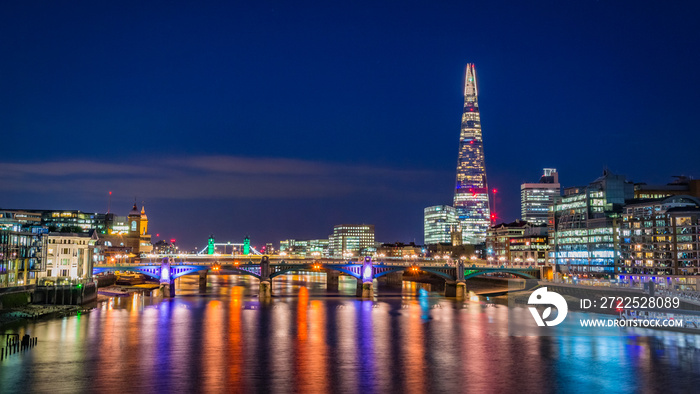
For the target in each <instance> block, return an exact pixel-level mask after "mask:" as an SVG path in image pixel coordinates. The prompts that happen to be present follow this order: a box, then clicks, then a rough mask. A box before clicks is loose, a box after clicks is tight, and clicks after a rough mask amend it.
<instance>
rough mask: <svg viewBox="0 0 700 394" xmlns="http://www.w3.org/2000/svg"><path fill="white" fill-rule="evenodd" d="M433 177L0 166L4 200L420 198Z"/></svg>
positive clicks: (215, 160)
mask: <svg viewBox="0 0 700 394" xmlns="http://www.w3.org/2000/svg"><path fill="white" fill-rule="evenodd" d="M435 175H437V174H436V173H435V172H431V171H420V170H419V171H416V170H404V169H392V168H373V167H369V166H364V165H363V166H352V165H345V164H342V165H339V164H335V163H323V162H315V161H308V160H296V159H284V158H246V157H236V156H196V157H184V158H177V159H174V158H161V159H150V160H147V161H145V162H142V164H140V165H132V164H123V163H108V162H96V161H85V160H80V161H63V162H61V161H52V162H44V163H2V164H0V182H1V186H0V189H1V190H2V191H3V192H5V193H25V192H26V193H40V194H43V193H47V194H48V193H60V194H68V193H74V194H103V193H105V192H106V191H108V190H109V191H114V192H115V193H119V194H124V195H133V194H138V195H139V196H142V197H143V198H169V199H199V198H212V199H227V198H261V199H289V198H306V199H310V198H329V197H343V196H348V195H352V194H353V193H373V194H377V195H378V196H394V197H399V198H404V199H405V198H412V197H413V198H424V197H425V195H426V192H425V190H422V188H421V187H420V186H418V185H419V184H420V180H421V179H426V177H428V178H427V179H430V178H431V177H433V176H435Z"/></svg>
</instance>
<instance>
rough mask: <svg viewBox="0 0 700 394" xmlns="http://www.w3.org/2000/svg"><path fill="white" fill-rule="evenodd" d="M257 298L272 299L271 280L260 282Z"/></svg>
mask: <svg viewBox="0 0 700 394" xmlns="http://www.w3.org/2000/svg"><path fill="white" fill-rule="evenodd" d="M258 297H259V298H270V297H272V281H271V280H269V279H268V280H261V281H260V288H259V289H258Z"/></svg>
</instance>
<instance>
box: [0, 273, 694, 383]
mask: <svg viewBox="0 0 700 394" xmlns="http://www.w3.org/2000/svg"><path fill="white" fill-rule="evenodd" d="M178 285H179V286H180V288H179V289H178V297H176V298H175V299H172V300H163V299H162V298H158V297H157V296H156V295H153V294H145V295H134V296H131V297H129V298H117V299H112V300H110V301H109V302H106V303H103V304H101V305H100V306H99V307H98V308H97V309H96V310H94V311H92V312H91V313H89V314H83V315H81V316H71V317H66V318H62V319H55V320H47V321H37V322H32V323H29V324H27V325H25V326H23V327H20V328H18V329H17V330H15V331H17V332H18V333H20V335H23V334H24V333H25V332H29V333H31V335H33V336H38V337H39V339H40V343H39V347H38V348H36V349H34V350H32V351H30V352H27V353H25V354H21V355H17V356H12V357H10V358H9V359H6V360H5V361H3V362H2V368H0V391H2V392H3V393H4V392H49V391H58V392H82V391H100V392H107V393H111V392H196V391H212V392H221V391H233V392H250V391H257V392H294V391H296V392H314V393H316V392H348V393H360V392H361V393H365V392H406V393H414V392H415V393H424V392H439V393H443V392H474V393H483V392H511V391H514V390H515V389H516V388H517V391H520V392H523V393H528V392H559V391H583V392H592V391H598V392H608V391H613V390H614V391H615V392H639V391H669V392H691V391H694V390H696V389H697V387H698V386H697V385H698V384H700V351H699V350H698V348H699V347H700V338H699V337H698V336H694V335H685V334H677V333H667V332H657V334H656V335H655V336H653V337H615V336H606V337H512V336H508V313H507V312H508V311H507V308H506V307H505V306H499V305H487V304H486V303H484V302H482V301H479V302H472V301H465V302H456V301H453V300H447V299H444V298H442V297H440V296H439V295H438V294H436V293H435V292H432V291H430V289H429V287H427V286H426V285H416V284H411V283H408V284H404V286H403V288H401V289H396V290H386V289H380V290H379V292H378V294H379V296H378V297H377V299H376V300H373V301H361V300H358V299H357V298H355V297H354V292H355V290H356V283H355V282H354V279H352V278H345V277H341V280H340V284H339V289H338V291H337V292H330V293H329V292H327V291H326V289H325V278H324V276H323V274H312V275H301V274H299V275H296V274H295V275H290V276H287V277H282V278H276V279H275V281H274V282H273V292H274V294H275V297H273V299H272V300H271V301H270V302H269V303H264V302H259V300H258V299H257V297H254V296H251V294H254V293H255V291H257V283H256V282H255V280H254V279H250V278H247V277H229V276H212V277H211V278H210V282H209V286H208V288H207V292H206V293H204V294H202V293H200V292H199V290H198V283H197V280H196V278H183V279H181V280H180V282H179V283H178ZM252 289H255V291H253V290H252ZM668 377H674V378H672V379H671V378H668Z"/></svg>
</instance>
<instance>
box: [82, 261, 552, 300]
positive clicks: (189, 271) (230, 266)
mask: <svg viewBox="0 0 700 394" xmlns="http://www.w3.org/2000/svg"><path fill="white" fill-rule="evenodd" d="M160 257H161V256H158V258H160ZM177 260H180V261H179V262H178V261H177ZM108 271H130V272H138V273H141V274H144V275H147V276H150V277H152V278H156V279H159V280H160V282H161V287H162V288H163V289H164V290H165V292H166V294H167V295H168V296H174V294H175V279H177V278H179V277H182V276H185V275H199V285H200V288H201V287H206V277H207V274H208V272H210V271H211V272H215V273H217V274H223V275H249V276H253V277H255V278H257V279H258V280H260V290H259V291H260V296H263V297H264V296H270V295H271V283H272V280H273V279H274V278H275V277H277V276H280V275H286V274H289V273H291V272H295V271H323V272H325V273H326V274H327V285H328V287H329V288H333V287H335V288H337V286H338V277H339V275H340V274H345V275H349V276H352V277H354V278H355V279H357V281H358V295H362V296H363V297H371V296H372V291H373V290H372V281H373V280H374V279H377V278H381V277H387V278H385V279H389V278H388V277H392V278H391V279H393V280H395V281H396V280H398V282H399V283H400V281H401V279H400V278H401V276H402V275H403V273H404V272H406V271H409V272H410V271H412V272H424V273H428V274H431V275H434V276H437V277H440V278H442V279H444V280H445V284H446V287H445V295H446V296H447V297H455V296H456V297H465V296H466V285H465V283H464V281H465V280H466V279H469V278H473V277H475V276H480V275H485V274H493V273H504V274H511V275H515V276H519V277H522V278H526V279H537V277H538V276H539V275H540V269H539V268H538V267H520V268H516V267H506V266H500V267H497V266H493V265H487V264H477V263H474V264H471V265H469V266H467V265H465V264H464V263H463V262H462V261H459V262H458V263H456V264H452V265H451V264H447V263H442V262H436V261H434V260H417V261H407V260H405V259H399V260H396V261H391V260H385V261H373V260H372V258H371V257H366V258H365V259H364V260H362V261H346V260H340V259H310V258H304V257H296V258H295V257H286V256H267V255H264V256H239V257H236V256H216V255H178V257H175V256H174V259H171V257H169V256H165V257H162V258H161V259H160V261H158V259H156V260H155V261H153V259H151V260H150V261H149V262H145V263H144V262H143V261H142V263H140V264H117V265H111V264H110V265H95V266H94V268H93V272H94V273H96V274H97V273H102V272H108Z"/></svg>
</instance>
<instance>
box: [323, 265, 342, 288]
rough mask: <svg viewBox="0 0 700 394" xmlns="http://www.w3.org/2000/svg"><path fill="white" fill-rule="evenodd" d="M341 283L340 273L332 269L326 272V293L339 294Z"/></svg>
mask: <svg viewBox="0 0 700 394" xmlns="http://www.w3.org/2000/svg"><path fill="white" fill-rule="evenodd" d="M339 283H340V272H338V271H336V270H332V269H327V270H326V291H331V292H337V291H338V284H339Z"/></svg>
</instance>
